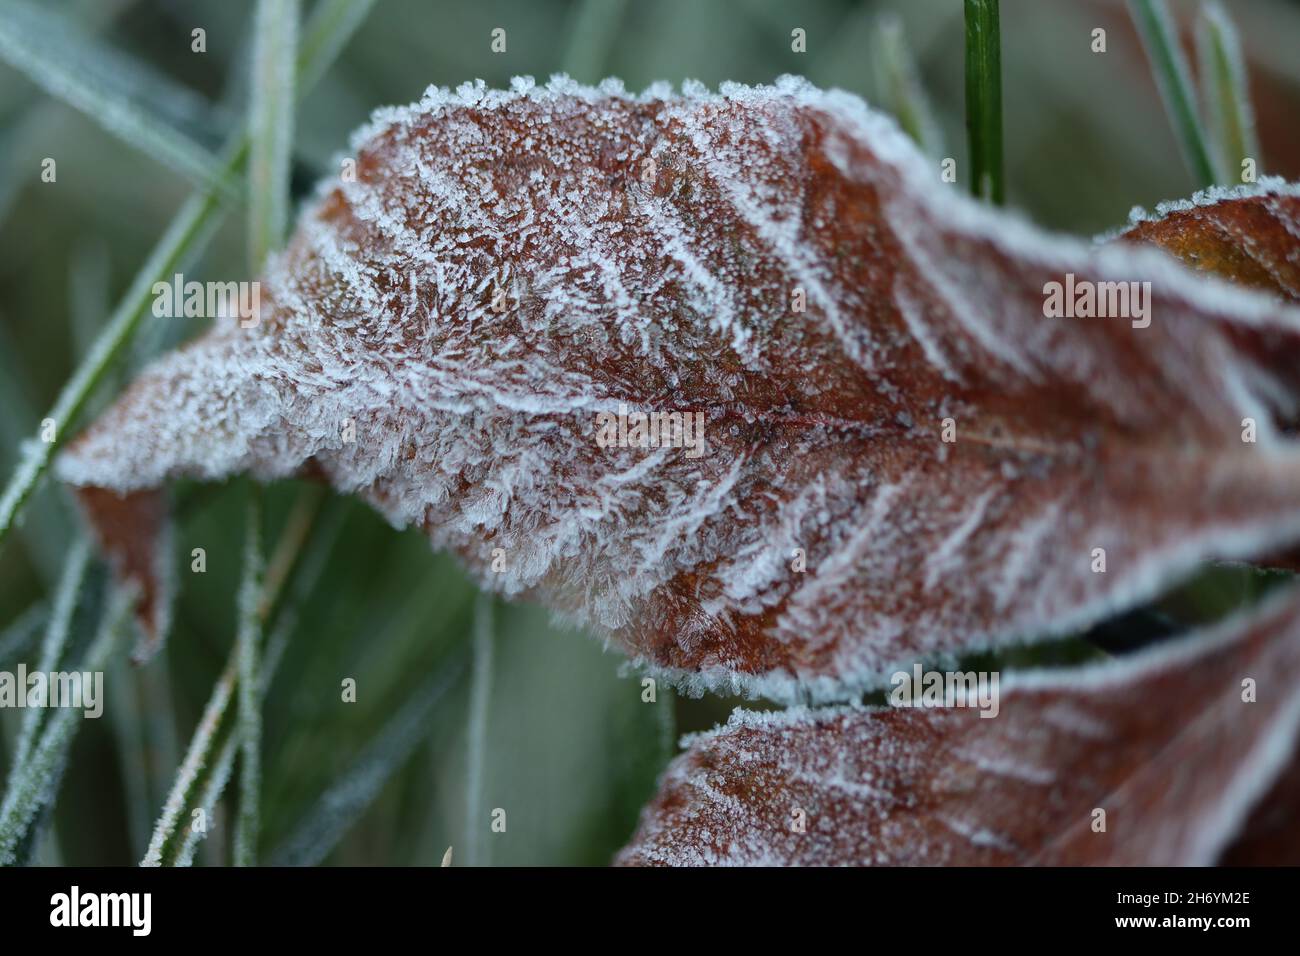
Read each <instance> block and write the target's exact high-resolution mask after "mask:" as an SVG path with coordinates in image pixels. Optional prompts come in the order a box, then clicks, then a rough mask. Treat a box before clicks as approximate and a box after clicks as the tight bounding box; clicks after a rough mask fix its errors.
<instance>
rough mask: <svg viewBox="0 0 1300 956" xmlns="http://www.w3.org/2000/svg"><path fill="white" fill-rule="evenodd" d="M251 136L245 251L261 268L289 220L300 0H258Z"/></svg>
mask: <svg viewBox="0 0 1300 956" xmlns="http://www.w3.org/2000/svg"><path fill="white" fill-rule="evenodd" d="M253 34H254V48H253V82H252V93H253V102H252V107H251V109H250V114H249V132H250V135H251V138H252V142H251V146H250V149H249V157H248V191H249V210H248V255H249V261H250V262H251V264H252V267H253V269H254V270H260V269H261V268H262V265H263V263H264V262H265V261H266V257H267V255H268V254H269V253H271V252H273V251H274V250H276V249H278V248H279V247H280V244H281V243H282V242H283V241H284V234H285V231H286V229H287V228H288V224H289V159H290V151H291V149H292V144H293V99H294V93H293V81H294V67H293V64H294V61H295V57H296V50H297V48H298V0H259V3H258V5H257V16H256V18H255V20H254V31H253Z"/></svg>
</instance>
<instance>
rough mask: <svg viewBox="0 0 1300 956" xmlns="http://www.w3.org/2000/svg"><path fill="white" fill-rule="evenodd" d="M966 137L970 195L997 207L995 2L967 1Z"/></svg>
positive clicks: (998, 45)
mask: <svg viewBox="0 0 1300 956" xmlns="http://www.w3.org/2000/svg"><path fill="white" fill-rule="evenodd" d="M966 134H967V137H968V139H969V141H970V162H971V184H970V188H971V193H972V194H973V195H975V196H976V197H978V198H980V199H984V200H986V201H988V202H991V203H993V204H994V205H996V206H1000V205H1002V204H1003V202H1005V201H1006V188H1005V180H1004V178H1003V172H1002V28H1001V21H1000V18H999V14H998V0H966Z"/></svg>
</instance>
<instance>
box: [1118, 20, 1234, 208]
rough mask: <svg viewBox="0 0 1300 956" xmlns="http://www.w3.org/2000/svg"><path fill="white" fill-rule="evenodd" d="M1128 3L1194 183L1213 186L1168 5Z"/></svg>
mask: <svg viewBox="0 0 1300 956" xmlns="http://www.w3.org/2000/svg"><path fill="white" fill-rule="evenodd" d="M1129 7H1130V8H1131V10H1132V12H1133V22H1134V24H1135V25H1136V26H1137V30H1138V33H1139V34H1140V35H1141V37H1142V45H1143V47H1145V48H1146V51H1147V58H1148V59H1150V61H1151V70H1152V72H1153V73H1154V74H1155V79H1156V85H1157V86H1158V87H1159V88H1160V96H1161V99H1163V100H1164V104H1165V110H1166V111H1167V112H1168V113H1169V120H1170V122H1171V123H1172V124H1173V127H1174V134H1175V135H1176V136H1177V137H1178V143H1179V145H1180V146H1181V147H1182V150H1183V156H1184V158H1185V159H1186V160H1187V167H1188V169H1189V170H1190V171H1191V173H1192V176H1193V177H1194V178H1195V179H1196V181H1197V185H1199V186H1202V187H1206V186H1212V185H1214V180H1215V177H1214V164H1213V162H1212V161H1211V159H1210V150H1209V147H1208V145H1207V143H1206V138H1205V129H1204V127H1203V126H1202V125H1201V119H1200V116H1199V114H1198V113H1197V111H1196V94H1195V93H1194V92H1193V90H1192V81H1191V75H1190V73H1189V71H1188V69H1187V60H1186V58H1185V57H1184V56H1183V52H1182V47H1181V46H1179V43H1178V33H1177V31H1176V29H1175V26H1174V22H1173V20H1172V19H1171V18H1170V16H1169V8H1168V7H1167V6H1166V5H1165V2H1164V0H1129Z"/></svg>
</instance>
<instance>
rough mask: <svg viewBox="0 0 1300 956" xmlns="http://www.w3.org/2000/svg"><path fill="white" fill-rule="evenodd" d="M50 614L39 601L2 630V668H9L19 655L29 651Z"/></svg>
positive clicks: (0, 658)
mask: <svg viewBox="0 0 1300 956" xmlns="http://www.w3.org/2000/svg"><path fill="white" fill-rule="evenodd" d="M49 616H50V611H49V608H47V607H46V606H45V604H44V602H41V601H37V602H36V603H35V604H33V605H32V606H31V607H29V608H28V609H27V610H25V611H23V613H22V614H19V615H18V617H17V618H16V619H15V620H14V621H13V622H12V623H11V624H10V625H9V626H8V627H6V628H5V629H4V630H3V631H0V670H7V669H8V667H9V665H10V664H11V663H13V662H16V661H17V660H18V658H19V655H21V654H25V653H27V648H28V647H29V646H30V645H31V643H32V641H33V640H34V639H35V638H36V634H37V632H38V631H39V630H40V629H41V628H42V627H43V626H44V625H45V622H46V621H48V620H49Z"/></svg>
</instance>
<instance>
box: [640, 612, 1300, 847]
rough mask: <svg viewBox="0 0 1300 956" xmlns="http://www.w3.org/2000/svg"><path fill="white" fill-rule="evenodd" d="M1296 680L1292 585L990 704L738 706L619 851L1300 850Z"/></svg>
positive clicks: (702, 739) (704, 739)
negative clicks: (1187, 635) (1222, 620)
mask: <svg viewBox="0 0 1300 956" xmlns="http://www.w3.org/2000/svg"><path fill="white" fill-rule="evenodd" d="M1298 680H1300V598H1297V597H1296V596H1295V594H1294V592H1293V593H1292V595H1291V596H1290V597H1289V598H1288V599H1287V600H1285V601H1283V602H1280V603H1278V602H1275V603H1273V604H1272V605H1270V606H1269V607H1268V608H1267V609H1266V610H1265V611H1264V612H1263V613H1260V614H1259V615H1257V616H1254V617H1251V618H1249V619H1243V620H1239V621H1236V622H1233V623H1231V624H1228V625H1225V626H1223V627H1221V628H1218V629H1216V630H1215V631H1212V632H1209V633H1206V634H1204V635H1201V636H1200V637H1198V638H1191V639H1189V640H1187V641H1185V642H1180V643H1178V644H1175V645H1172V646H1165V647H1162V648H1159V649H1157V650H1154V651H1152V652H1147V653H1146V654H1144V655H1142V656H1139V657H1137V658H1128V659H1120V660H1116V661H1113V662H1108V663H1107V664H1106V665H1105V666H1101V667H1092V668H1086V669H1080V670H1073V671H1061V672H1041V673H1028V674H1023V675H1017V676H1015V677H1008V678H1007V679H1006V680H1005V681H1004V682H1003V683H1002V684H1001V686H1000V695H999V700H998V706H997V708H996V716H992V717H989V718H985V717H982V716H981V715H980V714H981V711H980V710H979V709H977V708H975V707H971V708H961V707H945V708H941V709H916V708H886V709H871V710H867V709H857V710H853V709H844V708H830V709H823V710H806V709H794V710H788V711H784V712H781V713H775V714H761V713H745V712H738V713H737V714H735V715H733V717H732V719H731V722H730V723H729V724H728V725H727V726H725V727H722V728H720V729H718V730H715V731H713V732H711V733H707V734H702V735H699V736H697V737H696V738H695V739H694V740H693V741H692V742H691V743H690V745H689V747H688V749H687V751H686V753H684V754H683V755H682V756H680V757H678V758H677V760H676V761H675V762H674V763H673V764H672V765H671V766H670V768H669V769H668V771H667V772H666V774H665V777H664V780H663V782H662V785H661V790H660V793H659V795H658V796H657V797H656V798H655V799H654V800H653V801H652V802H651V803H650V805H649V806H648V807H647V808H646V810H645V811H644V813H643V816H642V820H641V826H640V829H639V831H638V833H637V834H636V835H635V836H634V837H633V839H632V842H631V844H630V845H629V846H628V847H627V848H626V849H625V850H624V851H623V852H622V854H621V855H620V857H619V862H621V863H624V864H663V865H704V864H708V865H715V864H734V865H764V864H769V865H837V864H838V865H936V864H943V865H967V866H970V865H980V866H982V865H1011V864H1017V865H1073V866H1079V865H1144V866H1145V865H1205V864H1210V863H1214V862H1216V861H1217V860H1219V859H1221V858H1223V859H1225V860H1226V861H1227V862H1263V861H1267V862H1295V857H1294V855H1293V854H1294V852H1295V849H1296V843H1295V828H1294V821H1295V810H1296V808H1297V801H1296V799H1295V798H1296V795H1297V790H1296V779H1297V777H1296V774H1295V773H1294V771H1293V770H1291V771H1288V770H1287V767H1288V758H1289V755H1290V754H1291V753H1292V751H1293V748H1294V747H1295V746H1296V741H1297V731H1298V730H1300V698H1297V696H1296V695H1295V693H1294V687H1295V685H1296V682H1297V681H1298ZM1247 681H1250V682H1252V684H1250V685H1248V684H1247V683H1246V682H1247ZM1252 685H1253V686H1252ZM1234 841H1235V842H1234ZM1230 845H1231V848H1230V849H1228V850H1227V852H1226V854H1225V848H1226V847H1229V846H1230Z"/></svg>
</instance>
